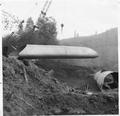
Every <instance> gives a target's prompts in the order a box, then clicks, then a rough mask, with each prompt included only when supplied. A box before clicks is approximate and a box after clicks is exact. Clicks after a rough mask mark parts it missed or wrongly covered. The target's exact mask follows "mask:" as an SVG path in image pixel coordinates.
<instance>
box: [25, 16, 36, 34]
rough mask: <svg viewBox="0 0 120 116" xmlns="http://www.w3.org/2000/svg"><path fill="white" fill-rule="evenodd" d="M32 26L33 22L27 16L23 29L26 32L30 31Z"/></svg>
mask: <svg viewBox="0 0 120 116" xmlns="http://www.w3.org/2000/svg"><path fill="white" fill-rule="evenodd" d="M33 26H34V22H33V20H32V18H31V17H29V18H28V19H27V22H26V27H25V31H26V32H29V31H31V30H32V29H33Z"/></svg>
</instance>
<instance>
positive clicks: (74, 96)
mask: <svg viewBox="0 0 120 116" xmlns="http://www.w3.org/2000/svg"><path fill="white" fill-rule="evenodd" d="M59 64H60V65H58V64H57V63H56V62H53V61H48V60H46V61H45V60H42V61H30V60H29V61H28V60H24V61H22V60H18V59H16V58H6V57H3V83H4V84H3V92H4V93H3V101H4V102H3V106H4V116H39V115H55V114H59V115H60V114H64V115H65V114H67V115H70V114H74V115H77V114H79V115H80V114H118V94H117V92H104V93H101V92H99V91H98V90H97V89H96V90H97V91H98V93H96V92H95V93H93V94H91V95H89V94H87V92H83V91H81V90H80V89H78V90H76V89H75V88H73V87H71V86H68V85H67V84H66V83H63V82H62V81H60V80H59V79H58V78H57V77H58V76H59V77H60V78H61V79H62V78H64V77H66V79H67V80H69V75H68V74H67V73H70V72H71V74H72V72H73V73H74V72H75V70H78V69H79V72H80V71H81V72H86V73H87V72H88V73H87V74H88V75H89V74H90V72H91V70H90V69H87V68H84V67H76V66H72V67H71V66H70V65H67V64H64V65H63V63H59ZM69 67H71V68H69ZM55 69H56V70H55ZM60 74H61V75H60ZM65 74H66V75H65ZM74 74H75V73H74ZM80 74H82V73H80ZM83 74H85V73H83ZM84 77H85V78H87V76H85V75H81V76H80V78H81V79H82V78H83V79H84ZM73 79H75V78H73ZM78 80H80V79H78ZM73 83H74V81H73ZM81 84H82V83H81ZM93 85H95V84H91V88H93V89H95V88H96V86H93Z"/></svg>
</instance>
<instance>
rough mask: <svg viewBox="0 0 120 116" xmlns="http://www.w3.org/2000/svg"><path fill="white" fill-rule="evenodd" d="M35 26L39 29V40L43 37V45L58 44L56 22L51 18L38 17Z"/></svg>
mask: <svg viewBox="0 0 120 116" xmlns="http://www.w3.org/2000/svg"><path fill="white" fill-rule="evenodd" d="M36 25H37V26H38V27H39V30H38V34H39V39H40V38H41V36H42V38H43V37H44V42H43V43H44V44H58V41H57V39H56V37H57V29H56V22H55V20H54V19H53V18H51V17H49V18H47V17H44V18H41V17H39V18H38V20H37V23H36Z"/></svg>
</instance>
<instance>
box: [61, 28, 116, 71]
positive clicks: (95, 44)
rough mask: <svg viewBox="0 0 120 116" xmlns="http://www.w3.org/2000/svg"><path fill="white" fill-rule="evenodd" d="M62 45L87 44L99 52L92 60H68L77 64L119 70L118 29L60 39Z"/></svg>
mask: <svg viewBox="0 0 120 116" xmlns="http://www.w3.org/2000/svg"><path fill="white" fill-rule="evenodd" d="M60 44H62V45H75V46H86V47H90V48H93V49H94V50H96V51H97V52H98V53H99V57H98V58H96V59H90V60H70V61H69V60H67V62H72V64H75V65H81V66H95V67H96V66H97V67H104V68H106V69H111V70H118V67H117V66H118V29H117V28H113V29H110V30H107V31H106V32H103V33H100V34H97V35H92V36H86V37H79V38H70V39H64V40H61V41H60Z"/></svg>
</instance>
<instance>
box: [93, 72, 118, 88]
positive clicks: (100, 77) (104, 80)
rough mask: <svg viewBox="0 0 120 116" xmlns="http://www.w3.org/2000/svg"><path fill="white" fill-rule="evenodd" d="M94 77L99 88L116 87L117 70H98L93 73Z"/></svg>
mask: <svg viewBox="0 0 120 116" xmlns="http://www.w3.org/2000/svg"><path fill="white" fill-rule="evenodd" d="M94 79H95V80H96V82H97V84H98V86H99V87H100V89H101V90H110V89H116V88H118V72H115V71H102V70H100V71H98V72H97V73H95V75H94Z"/></svg>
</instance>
